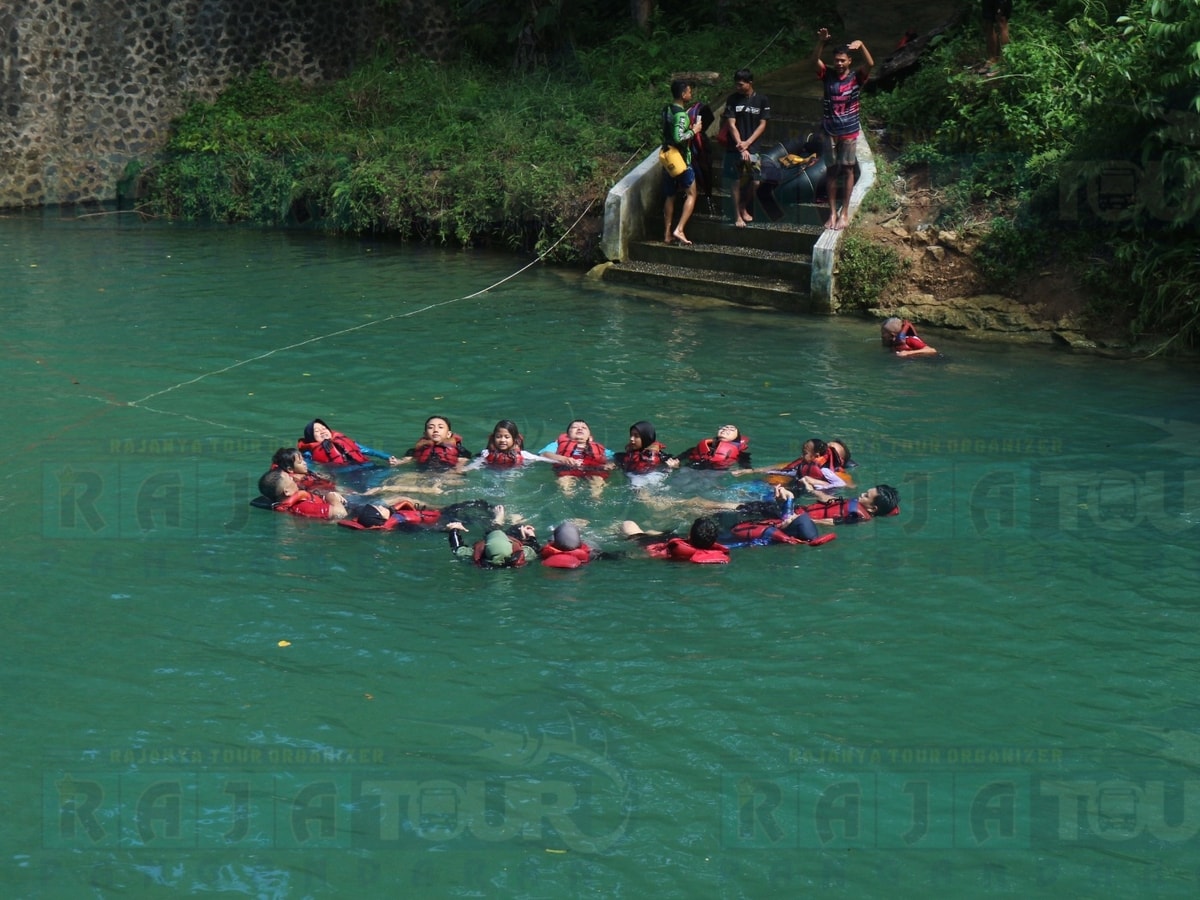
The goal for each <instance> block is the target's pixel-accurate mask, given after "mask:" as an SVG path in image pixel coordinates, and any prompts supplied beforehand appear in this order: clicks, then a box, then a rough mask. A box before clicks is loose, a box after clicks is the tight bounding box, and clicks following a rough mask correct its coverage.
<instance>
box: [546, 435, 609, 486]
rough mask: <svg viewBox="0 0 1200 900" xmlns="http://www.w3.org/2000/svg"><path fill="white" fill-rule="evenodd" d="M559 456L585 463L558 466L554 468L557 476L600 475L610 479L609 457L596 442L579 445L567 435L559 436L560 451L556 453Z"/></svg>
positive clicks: (602, 446)
mask: <svg viewBox="0 0 1200 900" xmlns="http://www.w3.org/2000/svg"><path fill="white" fill-rule="evenodd" d="M555 452H556V453H557V454H558V455H559V456H569V457H571V458H572V459H578V460H581V461H582V462H583V465H581V466H564V465H557V466H555V467H554V473H555V474H556V475H600V476H602V477H604V478H607V477H608V467H607V463H608V457H607V456H606V454H605V452H604V445H603V444H600V443H597V442H596V441H585V442H584V443H582V444H581V443H579V442H578V441H573V440H571V439H570V438H569V437H567V436H566V434H560V435H559V436H558V449H557V450H556V451H555Z"/></svg>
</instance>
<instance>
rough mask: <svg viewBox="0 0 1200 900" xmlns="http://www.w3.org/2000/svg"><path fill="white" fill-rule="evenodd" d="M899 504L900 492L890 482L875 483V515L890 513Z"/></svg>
mask: <svg viewBox="0 0 1200 900" xmlns="http://www.w3.org/2000/svg"><path fill="white" fill-rule="evenodd" d="M899 505H900V492H899V491H898V490H896V489H895V488H894V487H892V486H891V485H890V484H877V485H875V513H874V514H875V515H877V516H886V515H890V514H891V512H892V510H894V509H895V508H896V507H898V506H899Z"/></svg>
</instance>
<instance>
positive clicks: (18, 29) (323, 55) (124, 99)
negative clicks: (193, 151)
mask: <svg viewBox="0 0 1200 900" xmlns="http://www.w3.org/2000/svg"><path fill="white" fill-rule="evenodd" d="M443 7H444V4H441V3H439V2H437V0H396V2H392V3H391V4H381V3H380V0H254V2H248V0H3V2H2V3H0V112H2V116H3V117H2V118H0V208H12V207H22V206H40V205H44V204H53V203H79V202H90V201H103V200H110V199H113V198H115V197H116V193H117V183H118V182H119V181H120V180H121V178H122V177H123V175H124V173H125V169H126V166H127V165H128V163H129V162H130V161H131V160H133V159H142V160H146V159H147V158H148V157H150V156H151V155H153V153H154V152H155V151H156V150H157V149H158V148H160V147H161V146H162V144H163V143H164V141H165V140H166V138H167V133H168V126H169V124H170V121H171V119H172V118H174V117H175V116H177V115H178V114H179V113H180V112H181V111H182V110H183V108H184V107H185V105H186V104H187V103H188V102H190V101H191V100H193V99H211V98H212V97H214V96H215V95H216V94H217V93H218V92H219V91H220V90H221V88H222V87H223V86H224V85H225V84H226V83H227V82H228V81H229V80H230V79H231V78H234V77H237V76H240V75H244V74H246V73H247V72H250V71H252V70H253V69H255V68H257V67H258V66H259V65H264V64H265V65H266V66H268V68H269V69H270V70H271V71H272V73H273V74H275V75H277V76H281V77H294V78H300V79H303V80H305V81H310V82H312V81H318V80H321V79H327V78H336V77H340V76H342V75H344V74H346V72H347V71H349V69H350V67H351V66H352V65H353V64H354V62H355V61H356V60H358V59H362V58H364V57H366V56H369V55H371V53H372V52H373V50H374V49H375V47H376V45H377V42H379V41H381V40H385V39H389V36H390V38H393V39H396V40H393V41H392V43H393V44H398V43H399V41H407V42H408V43H409V44H410V45H412V46H416V47H419V48H423V49H425V50H430V49H432V50H433V51H434V52H433V53H427V55H434V56H435V57H436V56H437V53H436V51H437V49H439V48H444V47H445V46H447V45H448V41H447V40H446V38H447V33H448V31H449V28H448V26H447V18H446V13H445V11H444V9H443Z"/></svg>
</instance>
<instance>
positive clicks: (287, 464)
mask: <svg viewBox="0 0 1200 900" xmlns="http://www.w3.org/2000/svg"><path fill="white" fill-rule="evenodd" d="M303 458H304V454H303V453H301V452H300V451H299V450H297V449H296V448H295V447H280V448H279V449H278V450H276V451H275V455H274V456H272V457H271V465H273V466H275V467H276V468H278V469H285V470H286V469H290V468H291V467H292V466H294V465H295V464H296V460H298V459H303Z"/></svg>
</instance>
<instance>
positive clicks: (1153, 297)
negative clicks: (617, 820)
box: [143, 0, 1200, 347]
mask: <svg viewBox="0 0 1200 900" xmlns="http://www.w3.org/2000/svg"><path fill="white" fill-rule="evenodd" d="M380 2H381V3H385V4H386V3H388V2H389V0H380ZM620 6H621V10H622V13H621V16H622V17H621V18H620V19H617V20H614V19H613V17H612V15H611V14H610V13H611V9H610V7H612V4H607V5H606V4H604V3H602V2H599V0H580V2H578V3H577V4H574V5H573V6H572V9H571V15H569V16H568V14H567V11H566V4H565V0H553V2H548V3H543V4H541V5H540V6H539V7H538V8H539V10H540V12H539V15H538V17H536V18H531V17H530V16H529V15H528V10H529V8H530V7H529V4H528V3H519V2H499V3H490V4H484V3H479V2H477V0H458V2H456V3H453V4H452V7H453V12H454V14H455V16H457V17H458V18H457V22H458V24H459V27H460V33H459V35H458V36H459V37H460V38H461V40H460V41H459V43H458V51H459V55H458V56H457V58H455V59H452V60H447V61H443V62H440V63H434V62H431V61H429V60H426V59H423V58H421V57H419V56H416V55H412V54H408V53H406V52H405V48H403V47H396V48H386V47H385V48H383V49H382V51H381V53H380V55H379V56H378V57H376V58H375V59H373V60H370V61H366V62H364V63H363V64H361V65H360V66H359V67H358V68H357V69H356V70H355V71H354V72H353V73H352V74H351V75H350V76H349V77H348V78H346V79H345V80H343V81H340V82H338V83H334V84H327V85H319V86H304V85H300V84H297V83H290V82H280V81H278V80H276V79H274V78H272V77H270V76H269V75H268V74H267V73H266V72H265V71H258V72H255V73H254V74H252V75H251V76H249V77H248V78H246V79H244V80H242V81H241V82H239V83H236V84H234V85H231V86H230V87H229V89H228V90H227V91H226V92H225V93H224V94H223V95H222V96H221V97H220V98H218V99H217V100H216V101H215V102H213V103H199V104H196V105H195V106H193V107H192V108H191V109H190V110H189V111H188V112H187V114H186V115H184V116H183V117H182V118H181V119H180V120H179V121H178V122H177V123H176V127H175V130H174V133H173V136H172V139H171V141H170V144H169V146H168V147H167V152H166V154H165V155H164V157H163V158H162V159H161V160H160V161H159V162H157V163H156V164H155V165H154V166H153V167H152V168H151V169H150V170H148V171H147V172H146V173H144V174H143V180H144V181H146V183H148V184H149V185H150V188H151V192H152V199H153V202H154V204H155V205H156V207H157V208H158V210H160V211H162V212H164V213H166V214H168V215H174V216H181V217H185V218H206V219H213V220H218V221H229V222H237V221H254V222H259V223H264V224H279V223H284V222H305V221H313V222H316V223H319V224H320V225H321V227H325V228H328V229H331V230H334V231H340V232H347V233H367V232H379V233H391V234H396V235H399V236H403V237H408V238H413V239H425V240H438V241H446V242H458V243H461V244H464V245H467V244H477V243H483V242H487V243H491V244H495V245H499V246H503V247H508V248H512V249H520V250H526V251H538V252H542V251H545V250H548V249H550V248H552V247H553V254H552V256H551V258H553V259H555V260H557V261H561V262H580V263H590V262H594V261H596V260H597V258H598V256H599V251H598V237H599V231H600V223H601V216H602V208H603V198H604V195H605V193H606V192H607V190H608V189H609V187H611V186H612V184H614V183H615V182H616V181H617V180H618V179H619V178H620V177H621V176H622V175H624V174H625V172H627V171H628V170H629V168H631V167H632V166H633V165H635V164H636V163H637V161H639V160H640V159H642V158H643V157H644V156H645V155H646V154H647V153H648V152H649V151H650V150H651V149H652V147H653V145H654V144H655V142H656V141H657V134H656V133H655V127H654V125H653V123H654V122H655V121H656V119H657V113H658V111H659V110H660V109H661V107H662V104H663V103H664V102H665V99H666V96H667V83H668V80H669V78H670V77H671V75H672V74H673V73H676V72H710V71H712V72H719V73H721V74H720V76H719V80H718V81H717V82H716V84H715V85H713V86H702V87H701V89H700V90H699V91H698V94H699V95H701V96H703V97H704V98H705V99H708V100H709V101H710V102H712V103H713V104H714V105H716V104H719V103H720V101H721V99H722V98H723V96H724V94H725V93H726V92H727V90H728V88H729V82H730V75H731V73H732V72H733V70H734V69H736V68H737V67H739V66H741V65H747V64H752V65H753V68H754V69H755V70H756V71H760V72H761V71H770V70H772V69H774V68H777V67H779V66H781V65H782V64H784V63H785V62H791V61H794V60H796V59H797V58H801V57H803V56H804V55H806V54H807V53H809V52H810V50H811V36H812V33H813V32H814V30H815V27H816V24H817V23H822V22H826V21H835V18H834V16H835V13H834V11H833V6H832V4H830V5H828V7H827V8H825V9H820V8H815V7H805V10H804V13H803V19H801V18H798V16H797V13H796V9H795V7H794V6H789V5H787V4H784V3H782V2H778V0H765V2H758V3H750V2H740V0H724V2H719V3H715V4H699V5H697V4H694V3H692V4H685V3H682V2H678V0H659V2H657V3H651V2H638V3H635V4H633V5H632V6H633V8H634V9H635V10H636V11H638V12H639V13H641V14H643V15H642V16H641V18H640V20H639V23H638V24H635V23H634V22H632V21H626V20H625V18H624V15H625V12H624V11H625V9H626V6H625V5H624V4H620ZM975 9H976V8H975V7H974V6H972V7H971V10H970V12H969V13H968V14H967V15H966V16H965V17H964V19H963V21H962V23H961V24H960V25H959V26H958V27H957V28H956V29H953V30H951V31H949V32H947V33H946V35H944V36H943V38H942V39H941V41H940V43H939V44H937V45H936V46H935V47H933V48H932V49H931V50H930V51H928V52H927V53H926V54H925V56H924V58H923V61H922V64H921V67H920V69H919V70H918V71H917V72H916V74H914V75H912V76H911V77H909V78H908V79H907V80H906V81H904V82H903V83H902V84H901V85H900V86H899V87H898V88H896V89H894V90H892V91H890V92H888V93H879V94H876V95H874V96H872V97H868V98H867V99H866V100H865V103H864V109H865V111H866V114H867V116H868V117H869V121H870V123H871V125H872V127H873V128H874V129H876V130H877V131H881V132H882V133H883V134H884V135H885V140H886V141H887V142H888V143H889V144H890V145H891V146H892V148H893V149H894V151H895V153H896V154H897V164H898V165H899V166H901V167H903V168H904V169H905V170H906V171H908V172H912V171H920V172H921V173H922V175H923V177H924V178H926V179H927V180H928V182H929V183H930V184H931V185H934V186H935V187H937V188H938V189H939V191H940V194H941V196H942V197H943V199H944V201H945V202H944V203H943V204H942V208H941V212H940V216H941V221H939V222H938V223H936V224H937V225H939V227H946V228H950V229H955V228H961V229H977V230H978V231H981V232H984V233H985V237H984V239H983V241H982V248H981V250H980V251H979V253H978V255H977V262H978V264H979V267H980V269H981V271H982V273H983V274H984V275H985V276H986V277H987V278H988V280H989V281H990V282H991V284H992V286H994V287H995V288H996V289H997V290H1004V289H1005V288H1006V287H1008V286H1010V285H1012V284H1013V283H1015V282H1016V281H1018V280H1020V279H1021V278H1023V277H1027V276H1028V275H1029V274H1030V273H1032V272H1036V271H1037V270H1038V269H1040V268H1044V267H1047V266H1051V265H1053V266H1069V267H1071V268H1072V269H1073V270H1074V271H1075V272H1076V274H1077V277H1078V279H1079V281H1080V282H1081V283H1082V284H1083V285H1084V287H1085V289H1086V291H1087V293H1088V294H1089V296H1090V297H1091V298H1092V300H1091V307H1090V309H1089V310H1088V315H1089V316H1090V320H1091V323H1092V324H1093V325H1095V326H1096V327H1097V328H1101V327H1104V328H1107V329H1109V330H1111V329H1113V328H1117V327H1119V328H1124V329H1127V330H1128V333H1129V334H1130V336H1131V337H1132V338H1133V339H1135V340H1136V339H1138V338H1145V337H1149V338H1150V339H1152V340H1156V341H1157V342H1158V343H1159V344H1160V345H1161V346H1162V347H1171V346H1176V345H1187V346H1192V347H1194V346H1196V345H1197V344H1198V343H1200V250H1198V247H1200V243H1198V241H1197V212H1198V207H1200V6H1198V5H1197V4H1195V3H1194V2H1192V0H1029V2H1022V3H1020V4H1018V6H1017V10H1016V13H1015V17H1014V20H1013V22H1012V26H1011V31H1012V43H1011V44H1009V45H1008V47H1007V48H1006V49H1005V52H1004V58H1003V61H1002V62H1001V64H1000V65H999V66H998V67H997V69H996V71H995V72H994V73H988V72H985V71H984V70H983V69H984V67H981V66H980V63H981V62H982V55H983V54H982V36H981V35H980V33H979V24H978V21H977V18H976V11H975ZM488 17H490V18H488ZM505 23H507V24H505ZM781 26H782V27H781ZM581 217H582V218H583V222H582V224H581V225H578V226H576V227H574V228H572V226H573V225H574V224H575V223H576V222H577V221H579V220H580V218H581ZM568 231H569V232H570V235H569V237H568V239H567V240H565V241H563V242H561V243H559V238H560V237H561V236H562V235H563V234H564V233H566V232H568ZM851 243H852V242H851ZM857 252H858V256H857V258H858V260H859V269H860V270H861V271H860V274H861V276H862V278H863V280H864V283H865V285H866V287H867V288H868V289H869V290H874V289H875V287H876V283H877V281H878V279H877V278H875V276H874V274H873V273H872V272H870V271H869V270H870V269H871V260H873V259H874V256H872V254H871V253H870V252H869V251H867V250H865V249H864V248H862V247H858V250H857Z"/></svg>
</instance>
